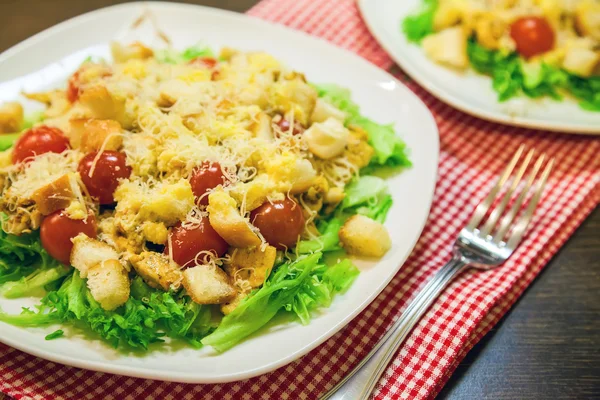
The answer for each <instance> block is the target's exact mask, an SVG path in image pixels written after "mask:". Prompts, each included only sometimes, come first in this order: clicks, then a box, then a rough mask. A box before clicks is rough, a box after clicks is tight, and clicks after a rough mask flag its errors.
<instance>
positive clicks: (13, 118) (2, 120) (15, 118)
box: [0, 102, 23, 133]
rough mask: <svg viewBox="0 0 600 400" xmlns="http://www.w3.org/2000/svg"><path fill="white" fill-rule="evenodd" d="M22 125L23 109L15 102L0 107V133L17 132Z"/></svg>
mask: <svg viewBox="0 0 600 400" xmlns="http://www.w3.org/2000/svg"><path fill="white" fill-rule="evenodd" d="M22 125H23V107H22V106H21V104H19V103H17V102H12V103H5V104H2V105H1V106H0V133H13V132H19V131H20V130H21V126H22Z"/></svg>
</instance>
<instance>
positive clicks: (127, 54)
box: [110, 42, 154, 63]
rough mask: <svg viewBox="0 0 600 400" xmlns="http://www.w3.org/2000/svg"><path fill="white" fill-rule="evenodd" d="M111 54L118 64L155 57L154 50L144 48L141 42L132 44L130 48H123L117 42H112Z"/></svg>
mask: <svg viewBox="0 0 600 400" xmlns="http://www.w3.org/2000/svg"><path fill="white" fill-rule="evenodd" d="M110 52H111V54H112V57H113V60H114V61H115V62H116V63H122V62H125V61H128V60H131V59H140V60H144V59H146V58H150V57H152V56H154V52H153V51H152V49H150V48H148V47H146V46H144V45H143V44H141V43H140V42H135V43H131V44H130V45H128V46H123V45H122V44H120V43H117V42H111V43H110Z"/></svg>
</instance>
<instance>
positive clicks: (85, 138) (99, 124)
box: [69, 118, 123, 153]
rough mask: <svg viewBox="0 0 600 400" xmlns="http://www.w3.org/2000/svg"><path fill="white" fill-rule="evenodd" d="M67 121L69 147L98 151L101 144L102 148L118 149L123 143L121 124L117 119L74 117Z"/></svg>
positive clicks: (85, 151)
mask: <svg viewBox="0 0 600 400" xmlns="http://www.w3.org/2000/svg"><path fill="white" fill-rule="evenodd" d="M69 122H70V129H69V140H70V142H71V147H73V148H74V149H80V150H81V151H83V152H84V153H91V152H93V151H98V150H100V148H102V146H103V145H104V148H103V150H118V149H119V148H120V147H121V144H122V143H123V136H122V135H121V125H120V124H119V123H118V122H117V121H113V120H100V119H89V118H76V119H72V120H70V121H69ZM105 142H106V143H105Z"/></svg>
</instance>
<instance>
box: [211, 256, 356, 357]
mask: <svg viewBox="0 0 600 400" xmlns="http://www.w3.org/2000/svg"><path fill="white" fill-rule="evenodd" d="M321 256H322V253H313V254H310V255H305V256H300V257H299V258H298V259H297V260H295V261H293V262H291V263H286V264H283V265H280V266H279V267H278V268H277V269H276V270H275V271H274V272H273V273H272V274H271V276H269V278H268V279H267V281H266V282H265V284H264V285H263V287H262V288H260V289H258V290H256V291H254V292H253V293H251V294H250V295H249V296H248V297H247V298H246V299H244V301H242V303H241V304H240V305H239V306H238V307H237V308H236V309H235V310H234V311H233V312H231V313H230V314H228V315H226V316H225V317H224V318H223V320H222V321H221V324H220V325H219V327H218V328H217V329H216V330H215V331H214V332H213V333H212V334H210V335H209V336H207V337H205V338H204V339H203V340H202V343H203V344H206V345H210V346H213V347H214V348H215V349H216V350H218V351H225V350H227V349H230V348H231V347H233V346H234V345H236V344H237V343H239V342H240V341H241V340H243V339H244V338H246V337H247V336H248V335H250V334H252V333H254V332H256V331H257V330H259V329H260V328H262V327H263V326H264V325H266V324H267V323H268V322H269V321H270V320H271V319H272V318H273V317H274V316H275V315H276V314H277V313H278V312H279V311H280V310H282V309H283V310H287V311H290V312H293V313H295V315H296V316H297V317H298V318H299V319H300V321H301V322H302V323H304V324H306V323H308V322H309V320H310V313H311V311H312V310H314V309H315V308H317V307H320V306H324V307H326V306H328V305H329V304H330V303H331V300H332V298H333V296H334V295H335V294H336V293H339V292H342V291H344V290H346V289H347V288H348V287H349V286H350V284H351V283H352V282H353V280H354V279H355V278H356V276H357V275H358V269H357V268H356V267H355V266H354V265H353V264H352V263H351V262H350V261H349V260H345V261H342V262H341V263H338V264H336V265H334V266H332V267H327V266H326V265H324V264H320V259H321Z"/></svg>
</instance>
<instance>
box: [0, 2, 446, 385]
mask: <svg viewBox="0 0 600 400" xmlns="http://www.w3.org/2000/svg"><path fill="white" fill-rule="evenodd" d="M140 6H150V7H152V6H159V7H172V8H194V9H198V10H202V11H203V12H207V13H214V14H221V15H224V16H226V17H228V18H238V19H244V20H250V21H252V23H259V24H264V25H268V26H270V27H271V28H272V29H279V30H281V31H286V32H289V33H293V34H295V35H301V36H303V37H305V38H306V39H309V40H311V41H313V42H315V43H317V42H320V43H321V46H322V45H327V46H328V47H330V48H332V47H333V48H335V49H337V51H339V52H341V53H345V55H347V56H350V57H352V58H353V59H354V60H356V61H357V62H360V63H362V64H363V65H364V66H365V67H368V68H371V69H374V70H377V71H378V72H379V73H382V74H385V75H387V77H386V78H387V79H389V80H391V81H393V82H394V83H395V85H396V86H397V88H398V89H400V90H402V91H404V92H405V93H406V94H407V95H409V96H412V97H413V99H414V101H415V102H416V103H415V104H417V105H419V106H420V107H422V108H423V110H424V111H426V115H427V120H426V121H422V122H423V124H424V125H425V126H429V127H430V129H431V130H432V134H433V135H434V137H433V138H432V139H433V143H434V145H435V148H430V149H428V151H429V152H430V153H431V154H432V157H431V159H432V163H433V162H435V167H434V171H433V176H432V177H431V182H430V183H429V190H427V193H428V204H427V208H426V214H425V217H424V218H423V220H422V221H421V223H420V226H419V229H418V234H416V235H415V236H414V238H413V239H412V243H410V246H409V249H410V250H409V251H407V252H406V254H405V255H404V256H403V257H399V258H398V260H397V261H394V260H392V261H391V262H393V263H394V264H395V263H397V264H398V266H397V267H395V272H394V273H392V274H389V276H388V277H387V278H386V279H385V280H384V281H383V282H382V283H381V284H380V285H379V287H376V288H375V290H374V291H373V292H372V294H371V295H370V296H367V297H365V298H364V299H363V300H362V302H361V303H360V305H359V306H358V307H356V309H355V310H354V311H353V312H351V313H349V314H347V316H346V317H345V318H344V319H343V320H341V321H340V322H338V323H336V324H332V325H330V326H329V328H328V329H327V330H326V331H325V332H323V333H322V334H321V335H320V336H316V337H315V338H314V339H312V340H311V341H310V342H309V343H307V344H306V345H305V346H303V347H301V348H299V349H298V350H296V351H295V352H291V353H289V354H287V355H286V356H285V357H282V358H280V359H278V360H276V361H273V362H270V363H267V364H263V365H261V366H260V367H256V368H249V369H247V370H245V371H244V372H235V373H229V374H221V375H220V376H218V377H209V378H208V379H206V378H203V377H202V376H197V375H194V374H193V373H182V372H179V371H176V372H174V373H172V372H169V371H157V370H155V369H146V368H144V367H143V366H131V365H122V364H116V363H114V362H112V361H110V360H106V361H96V360H83V359H80V358H75V357H72V356H69V355H62V354H60V353H57V352H55V351H51V350H47V348H44V347H29V346H28V345H21V344H20V343H19V342H18V341H16V340H13V339H11V338H5V337H2V335H1V334H0V342H1V343H4V344H6V345H8V346H10V347H13V348H15V349H18V350H20V351H23V352H25V353H28V354H31V355H34V356H37V357H40V358H43V359H45V360H49V361H52V362H56V363H59V364H62V365H67V366H72V367H77V368H81V369H85V370H91V371H98V372H104V373H109V374H118V375H124V376H130V377H135V378H143V379H153V380H159V381H170V382H181V383H196V384H198V383H200V384H204V383H205V384H214V383H226V382H234V381H239V380H244V379H248V378H252V377H256V376H259V375H262V374H265V373H268V372H271V371H274V370H276V369H278V368H280V367H283V366H285V365H288V364H289V363H291V362H293V361H295V360H297V359H298V358H300V357H302V356H304V355H306V354H307V353H308V352H310V351H311V350H314V349H315V348H317V347H319V346H321V345H322V344H323V343H324V342H325V341H327V340H328V339H329V338H331V337H332V336H333V335H334V334H336V333H337V332H339V331H340V330H341V329H342V328H343V327H344V326H346V325H348V324H349V323H350V322H351V321H352V320H353V319H354V318H356V316H358V314H360V313H362V312H363V311H364V310H365V309H366V308H367V306H368V305H369V304H371V303H372V302H373V301H374V300H375V298H376V297H377V296H379V295H380V294H381V292H382V291H383V290H384V289H385V288H386V287H387V286H388V285H389V283H390V281H391V280H392V279H393V278H394V277H395V276H396V275H397V273H398V272H399V271H400V269H401V268H402V266H403V265H404V263H405V261H406V259H407V258H408V257H409V256H410V255H411V254H412V251H413V250H414V247H415V245H416V244H417V242H418V240H419V239H420V237H421V235H422V232H423V229H424V227H425V224H426V222H427V220H428V218H429V215H430V212H431V205H432V203H433V198H434V194H435V189H436V186H437V185H436V184H437V177H438V172H439V171H438V165H439V155H440V152H439V149H440V141H439V130H438V126H437V123H436V121H435V118H434V117H433V115H432V114H431V111H430V110H429V108H428V107H427V106H426V105H425V103H424V102H423V101H422V100H421V99H420V98H419V97H418V96H417V95H415V94H414V93H413V92H412V91H411V90H410V89H409V88H408V87H406V86H405V85H404V84H403V83H402V82H400V81H399V80H397V79H396V78H395V77H393V76H392V75H391V74H389V73H388V72H387V71H385V70H383V69H381V68H378V67H377V66H375V65H373V64H371V63H369V62H368V61H367V60H365V59H363V58H362V57H360V56H359V55H357V54H355V53H353V52H351V51H349V50H346V49H344V48H341V47H338V46H335V45H334V44H332V43H329V42H328V41H326V40H324V39H322V38H320V37H315V36H312V35H309V34H308V33H305V32H303V31H299V30H296V29H292V28H289V27H286V26H284V25H282V24H279V23H274V22H271V21H267V20H263V19H260V18H256V17H253V16H249V15H247V14H242V13H237V12H233V11H228V10H223V9H219V8H214V7H208V6H202V5H195V4H188V3H178V2H175V3H172V2H165V1H156V2H154V1H153V2H147V1H135V2H129V3H122V4H116V5H111V6H107V7H102V8H99V9H97V10H93V11H90V12H86V13H84V14H80V15H78V16H75V17H72V18H69V19H67V20H65V21H62V22H60V23H58V24H56V25H53V26H51V27H49V28H47V29H45V30H43V31H41V32H39V33H37V34H35V35H33V36H31V37H29V38H27V39H25V40H23V41H21V42H19V43H17V44H16V45H14V46H12V47H10V48H9V49H7V50H6V51H4V52H2V53H0V63H2V62H3V61H4V60H6V59H8V58H10V57H11V56H12V55H13V54H17V53H19V52H21V51H25V50H27V49H28V48H29V47H30V46H32V45H34V44H36V43H37V42H39V41H41V40H44V39H46V38H47V37H51V36H52V35H53V34H54V33H55V32H58V31H60V30H61V29H65V28H68V27H69V26H70V25H72V24H76V23H80V22H81V21H85V20H86V19H87V18H92V17H94V16H95V15H96V14H99V13H102V12H105V11H107V10H115V9H119V8H122V9H124V10H128V9H135V8H136V7H140ZM2 324H4V323H0V326H1V325H2ZM22 329H27V328H22Z"/></svg>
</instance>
